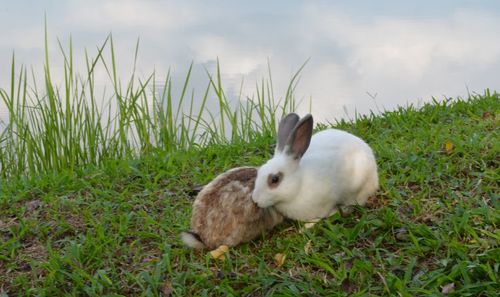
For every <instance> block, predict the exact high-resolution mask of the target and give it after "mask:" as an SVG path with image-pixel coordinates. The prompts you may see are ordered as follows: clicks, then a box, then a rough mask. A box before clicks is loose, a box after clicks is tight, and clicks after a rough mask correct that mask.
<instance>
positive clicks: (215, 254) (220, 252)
mask: <svg viewBox="0 0 500 297" xmlns="http://www.w3.org/2000/svg"><path fill="white" fill-rule="evenodd" d="M228 251H229V247H228V246H227V245H221V246H220V247H218V248H216V249H215V250H213V251H211V252H210V255H212V258H214V259H219V260H224V259H226V257H225V256H224V254H225V253H227V252H228Z"/></svg>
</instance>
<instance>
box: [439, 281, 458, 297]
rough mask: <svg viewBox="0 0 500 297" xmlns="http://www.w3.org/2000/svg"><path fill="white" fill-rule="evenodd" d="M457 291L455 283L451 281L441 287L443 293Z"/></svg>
mask: <svg viewBox="0 0 500 297" xmlns="http://www.w3.org/2000/svg"><path fill="white" fill-rule="evenodd" d="M453 291H455V283H449V284H446V285H444V286H442V287H441V293H443V294H449V293H451V292H453Z"/></svg>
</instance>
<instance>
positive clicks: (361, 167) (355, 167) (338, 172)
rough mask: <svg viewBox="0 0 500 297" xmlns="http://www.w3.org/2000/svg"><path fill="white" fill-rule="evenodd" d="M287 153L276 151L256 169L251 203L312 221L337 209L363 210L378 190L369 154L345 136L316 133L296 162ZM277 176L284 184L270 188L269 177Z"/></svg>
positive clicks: (364, 146) (338, 132)
mask: <svg viewBox="0 0 500 297" xmlns="http://www.w3.org/2000/svg"><path fill="white" fill-rule="evenodd" d="M285 152H286V149H285V150H284V151H283V152H277V153H276V154H275V156H274V157H273V158H272V159H271V160H269V161H268V162H267V163H266V164H264V165H263V166H262V167H260V168H259V170H258V174H257V180H256V184H255V189H254V192H253V194H252V199H253V200H254V201H255V202H256V203H257V204H258V205H259V206H260V207H269V206H273V205H274V206H275V208H276V209H277V210H278V211H279V212H281V213H282V214H283V215H284V216H286V217H288V218H291V219H295V220H300V221H314V220H317V219H320V218H324V217H328V216H329V215H330V214H332V213H333V212H335V210H336V208H337V207H338V206H339V205H354V204H361V205H362V204H364V203H365V202H366V200H367V199H368V197H369V196H370V195H373V194H374V193H375V191H376V190H377V189H378V174H377V164H376V162H375V156H374V155H373V152H372V150H371V149H370V147H369V146H368V145H367V144H366V143H365V142H364V141H363V140H361V139H360V138H358V137H356V136H354V135H352V134H349V133H347V132H344V131H341V130H336V129H328V130H324V131H321V132H318V133H316V134H315V135H313V136H312V138H311V143H310V145H309V148H308V149H307V151H306V152H305V154H304V155H303V156H302V158H300V159H298V160H295V159H294V158H293V157H292V156H291V155H287V154H286V153H285ZM278 172H282V173H283V179H282V181H281V183H280V184H279V185H278V186H277V187H276V188H274V189H270V188H269V186H268V184H267V178H268V175H269V174H275V173H278Z"/></svg>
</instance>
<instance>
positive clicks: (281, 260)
mask: <svg viewBox="0 0 500 297" xmlns="http://www.w3.org/2000/svg"><path fill="white" fill-rule="evenodd" d="M285 259H286V255H285V254H282V253H277V254H276V255H274V262H275V263H276V265H278V267H281V266H283V264H285Z"/></svg>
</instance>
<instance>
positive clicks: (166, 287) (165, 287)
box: [161, 280, 174, 296]
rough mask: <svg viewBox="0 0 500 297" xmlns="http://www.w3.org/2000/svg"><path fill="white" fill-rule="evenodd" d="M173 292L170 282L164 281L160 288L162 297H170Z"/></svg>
mask: <svg viewBox="0 0 500 297" xmlns="http://www.w3.org/2000/svg"><path fill="white" fill-rule="evenodd" d="M173 291H174V289H173V288H172V282H171V281H170V280H166V281H165V282H164V283H163V284H162V286H161V293H162V296H172V292H173Z"/></svg>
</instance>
